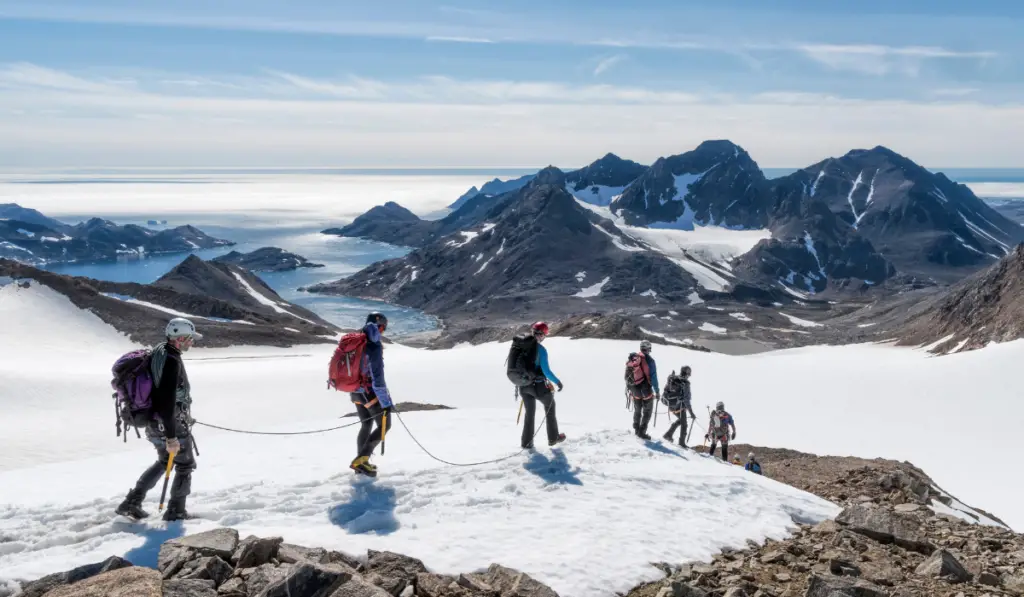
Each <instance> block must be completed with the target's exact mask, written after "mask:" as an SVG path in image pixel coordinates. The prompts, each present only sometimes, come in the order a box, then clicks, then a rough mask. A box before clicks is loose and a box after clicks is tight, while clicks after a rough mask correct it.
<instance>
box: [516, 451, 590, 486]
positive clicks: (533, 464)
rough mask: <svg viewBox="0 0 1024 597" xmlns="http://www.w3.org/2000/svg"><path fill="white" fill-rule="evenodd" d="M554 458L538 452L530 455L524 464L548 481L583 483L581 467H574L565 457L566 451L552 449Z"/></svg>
mask: <svg viewBox="0 0 1024 597" xmlns="http://www.w3.org/2000/svg"><path fill="white" fill-rule="evenodd" d="M551 453H552V454H554V455H555V457H554V458H548V457H547V456H545V455H543V454H540V453H536V454H534V455H533V456H531V457H530V460H528V461H527V462H526V463H525V464H524V465H523V468H525V469H526V470H527V471H529V472H531V473H533V474H535V475H537V476H538V477H540V478H541V479H544V480H545V481H547V482H548V483H557V484H560V485H583V481H580V478H579V471H580V469H579V468H573V467H572V465H570V464H569V460H568V459H566V457H565V452H562V451H561V450H559V449H555V450H551Z"/></svg>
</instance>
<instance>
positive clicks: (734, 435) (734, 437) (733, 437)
mask: <svg viewBox="0 0 1024 597" xmlns="http://www.w3.org/2000/svg"><path fill="white" fill-rule="evenodd" d="M732 439H733V440H735V439H736V432H735V431H733V432H732Z"/></svg>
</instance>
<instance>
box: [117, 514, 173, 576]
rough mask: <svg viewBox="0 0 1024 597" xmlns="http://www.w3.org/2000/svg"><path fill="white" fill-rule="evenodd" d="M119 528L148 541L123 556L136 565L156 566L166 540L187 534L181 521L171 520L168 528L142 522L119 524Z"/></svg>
mask: <svg viewBox="0 0 1024 597" xmlns="http://www.w3.org/2000/svg"><path fill="white" fill-rule="evenodd" d="M117 526H118V530H120V531H123V532H125V533H132V534H133V535H140V536H142V537H145V539H146V541H145V542H144V543H143V544H142V545H140V546H138V547H135V548H133V549H130V550H128V551H127V552H125V554H124V555H123V556H122V557H123V558H124V559H126V560H128V561H129V562H131V563H132V564H135V565H136V566H142V567H145V568H156V562H157V556H158V555H159V554H160V546H161V545H163V544H164V541H170V540H171V539H177V538H179V537H182V536H184V535H185V525H184V524H182V522H181V521H177V522H169V523H167V527H166V528H162V527H149V526H146V525H145V524H142V523H124V524H123V525H122V524H117Z"/></svg>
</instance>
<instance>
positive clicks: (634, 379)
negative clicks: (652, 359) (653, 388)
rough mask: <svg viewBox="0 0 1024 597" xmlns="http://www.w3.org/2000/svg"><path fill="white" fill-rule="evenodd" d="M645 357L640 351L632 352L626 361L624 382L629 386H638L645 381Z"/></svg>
mask: <svg viewBox="0 0 1024 597" xmlns="http://www.w3.org/2000/svg"><path fill="white" fill-rule="evenodd" d="M645 360H646V359H645V358H644V355H643V354H641V353H636V352H632V353H630V354H629V359H628V360H627V361H626V384H628V385H629V386H630V387H633V388H635V387H638V386H640V385H641V384H643V383H644V382H645V381H647V374H646V373H645V372H644V365H645V362H644V361H645Z"/></svg>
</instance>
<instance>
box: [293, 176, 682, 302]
mask: <svg viewBox="0 0 1024 597" xmlns="http://www.w3.org/2000/svg"><path fill="white" fill-rule="evenodd" d="M503 197H504V199H502V200H501V201H500V202H499V203H497V204H495V205H493V206H491V207H490V208H489V209H488V210H486V211H485V213H486V217H485V218H482V219H481V218H478V220H481V221H486V223H483V224H478V225H476V226H473V227H472V228H470V229H462V230H460V231H459V232H456V233H453V234H449V235H447V236H443V237H441V238H439V239H438V240H436V241H434V242H432V243H430V244H429V245H427V246H425V247H423V248H421V249H418V250H416V251H413V252H412V253H410V254H409V255H406V256H405V257H402V258H400V259H393V260H390V261H384V262H380V263H377V264H374V265H371V266H370V267H368V268H366V269H364V270H362V271H360V272H358V273H356V274H355V275H353V276H352V277H350V278H346V279H343V280H339V281H337V282H333V283H330V284H322V285H318V286H315V287H312V288H310V289H309V290H310V291H314V292H327V293H334V294H348V295H354V296H362V297H374V298H382V299H384V300H387V301H392V302H395V303H399V304H403V305H409V306H412V307H417V308H421V309H425V310H427V311H428V312H431V313H437V314H445V313H453V312H456V311H459V312H474V311H475V312H478V313H490V314H492V315H494V316H495V317H499V314H501V315H500V316H513V315H514V314H525V313H528V312H529V311H531V310H533V309H538V308H540V305H543V309H547V310H549V311H553V310H557V309H560V308H561V309H573V308H576V309H579V308H581V307H583V306H584V305H586V301H590V302H593V303H595V304H600V303H605V304H611V303H615V302H617V301H618V302H621V301H627V300H628V301H633V302H635V305H636V307H637V308H642V305H643V304H645V301H647V302H651V301H652V300H653V297H655V296H657V297H660V298H662V299H664V300H667V301H670V302H671V301H683V302H686V301H688V300H689V299H688V296H689V295H690V294H691V293H692V292H693V291H694V289H695V287H696V282H695V281H694V279H693V277H692V276H691V275H690V274H689V273H688V272H687V271H685V270H684V269H683V268H682V267H680V266H679V265H677V264H676V263H673V262H672V261H671V260H669V259H668V258H666V257H665V256H663V255H661V254H660V253H657V252H655V251H652V250H650V248H649V247H647V246H646V245H643V244H641V243H639V242H638V241H635V240H633V239H632V238H630V237H628V236H626V235H624V234H622V233H621V232H620V231H619V230H618V229H617V228H616V227H615V226H614V225H613V224H612V223H611V222H610V221H609V220H606V219H604V218H601V217H600V216H598V215H597V214H595V213H593V212H592V211H590V210H588V209H585V208H584V207H582V206H581V205H580V204H579V203H578V202H577V201H576V200H575V198H574V197H573V196H572V195H570V194H569V192H568V191H567V190H566V176H565V174H564V173H562V172H561V171H560V170H558V169H557V168H553V167H549V168H547V169H545V170H543V171H541V172H540V173H539V174H538V175H537V177H536V178H535V179H534V180H532V181H531V182H530V183H529V184H528V185H527V186H526V187H524V188H523V189H521V190H520V191H518V192H517V193H514V194H511V195H510V196H503ZM477 200H479V197H478V198H477ZM472 207H473V204H472V201H471V202H469V203H467V204H465V205H464V206H463V208H462V209H469V208H472ZM453 215H454V214H453Z"/></svg>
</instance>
